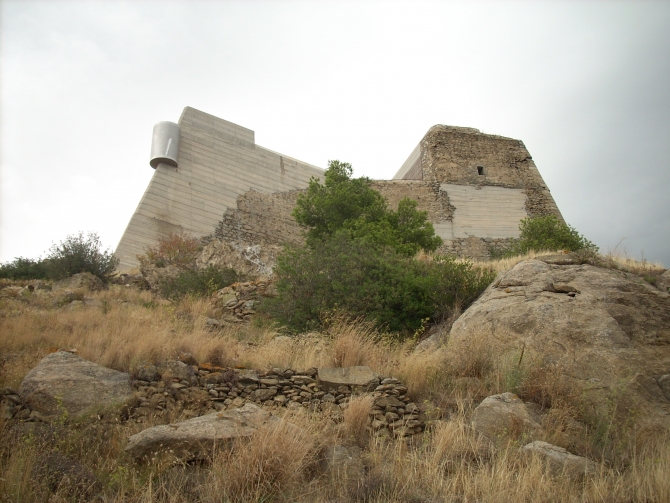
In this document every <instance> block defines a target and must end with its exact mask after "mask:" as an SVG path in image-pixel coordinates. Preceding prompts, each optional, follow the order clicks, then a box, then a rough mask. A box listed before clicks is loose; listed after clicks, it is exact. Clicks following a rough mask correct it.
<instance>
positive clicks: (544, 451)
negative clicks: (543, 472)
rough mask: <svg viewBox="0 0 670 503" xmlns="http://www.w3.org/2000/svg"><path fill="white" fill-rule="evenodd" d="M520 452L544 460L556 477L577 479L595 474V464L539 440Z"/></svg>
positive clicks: (524, 447) (525, 446)
mask: <svg viewBox="0 0 670 503" xmlns="http://www.w3.org/2000/svg"><path fill="white" fill-rule="evenodd" d="M521 452H524V453H527V454H534V455H537V456H539V457H541V458H542V459H545V460H546V461H547V463H548V464H549V468H550V469H551V471H552V472H553V473H554V474H556V475H567V476H568V477H579V476H583V475H588V474H593V473H595V472H596V464H595V463H594V462H593V461H591V460H590V459H586V458H584V457H582V456H576V455H574V454H572V453H570V452H568V451H566V450H565V449H563V448H562V447H558V446H556V445H552V444H548V443H547V442H542V441H540V440H536V441H535V442H531V443H530V444H527V445H524V446H523V447H522V448H521Z"/></svg>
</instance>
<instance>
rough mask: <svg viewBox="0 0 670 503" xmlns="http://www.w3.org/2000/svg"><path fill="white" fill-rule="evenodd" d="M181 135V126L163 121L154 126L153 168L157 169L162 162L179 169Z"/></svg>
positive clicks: (152, 141)
mask: <svg viewBox="0 0 670 503" xmlns="http://www.w3.org/2000/svg"><path fill="white" fill-rule="evenodd" d="M180 134H181V130H180V128H179V125H178V124H175V123H174V122H169V121H163V122H159V123H158V124H156V125H155V126H154V134H153V138H152V140H151V160H150V161H149V164H151V167H152V168H156V166H158V165H159V164H160V163H162V162H163V163H166V164H169V165H171V166H174V167H177V165H178V163H177V156H178V155H179V136H180Z"/></svg>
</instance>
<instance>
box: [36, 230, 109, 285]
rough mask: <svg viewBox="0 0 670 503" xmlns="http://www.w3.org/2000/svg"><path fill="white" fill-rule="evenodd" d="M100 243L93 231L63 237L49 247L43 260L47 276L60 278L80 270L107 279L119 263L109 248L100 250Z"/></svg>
mask: <svg viewBox="0 0 670 503" xmlns="http://www.w3.org/2000/svg"><path fill="white" fill-rule="evenodd" d="M101 248H102V243H101V242H100V238H99V237H98V235H97V234H96V233H95V232H89V233H88V234H87V235H86V236H84V233H83V232H80V233H79V234H73V235H71V236H68V237H67V238H65V240H64V241H61V242H60V243H59V244H57V245H53V246H52V247H51V248H50V249H49V255H47V258H46V259H45V260H44V261H43V264H44V266H45V267H46V272H47V276H48V277H49V278H51V279H62V278H67V277H69V276H72V275H73V274H77V273H80V272H90V273H91V274H93V275H95V276H97V277H98V278H100V279H101V280H103V281H105V282H106V281H108V280H109V278H110V276H111V275H112V274H113V273H114V270H115V269H116V266H117V265H118V263H119V259H117V258H116V257H115V256H114V254H113V253H112V252H111V250H109V249H107V250H104V251H102V250H101Z"/></svg>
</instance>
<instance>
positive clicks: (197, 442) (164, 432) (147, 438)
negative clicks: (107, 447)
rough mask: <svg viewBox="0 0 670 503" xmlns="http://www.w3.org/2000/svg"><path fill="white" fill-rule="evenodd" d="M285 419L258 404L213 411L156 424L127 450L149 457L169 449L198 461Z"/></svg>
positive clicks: (180, 456)
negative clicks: (221, 446) (178, 420)
mask: <svg viewBox="0 0 670 503" xmlns="http://www.w3.org/2000/svg"><path fill="white" fill-rule="evenodd" d="M279 421H281V420H280V419H279V418H278V417H276V416H273V415H272V414H270V413H269V412H267V411H266V410H263V409H261V408H260V407H258V406H257V405H254V404H251V403H248V404H246V405H244V406H243V407H241V408H238V409H232V410H228V411H224V412H213V413H211V414H207V415H205V416H200V417H196V418H193V419H189V420H188V421H184V422H181V423H173V424H168V425H161V426H154V427H153V428H147V429H146V430H144V431H141V432H140V433H137V434H136V435H133V436H132V437H130V439H129V441H128V445H127V446H126V448H125V450H126V452H127V453H128V454H129V455H130V456H132V457H133V458H136V459H139V458H145V457H149V456H152V455H154V454H155V453H157V452H163V453H166V452H169V453H170V454H171V455H173V456H175V457H176V458H177V459H183V460H187V461H188V460H194V459H203V458H206V457H208V456H210V455H211V454H212V452H213V450H214V448H215V447H216V446H218V445H221V444H225V443H226V442H230V441H231V440H234V439H237V438H243V437H250V436H251V435H253V434H254V433H256V431H258V429H259V428H260V427H262V426H265V425H268V424H273V423H277V422H279Z"/></svg>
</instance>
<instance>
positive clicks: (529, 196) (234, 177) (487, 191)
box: [115, 107, 562, 269]
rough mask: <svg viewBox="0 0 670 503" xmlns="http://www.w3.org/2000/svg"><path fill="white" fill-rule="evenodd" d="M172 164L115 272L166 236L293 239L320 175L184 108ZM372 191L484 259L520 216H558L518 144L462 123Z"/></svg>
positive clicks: (442, 130) (160, 175)
mask: <svg viewBox="0 0 670 503" xmlns="http://www.w3.org/2000/svg"><path fill="white" fill-rule="evenodd" d="M179 126H180V128H181V136H180V140H179V149H178V150H179V152H178V156H177V157H178V159H177V160H178V166H177V167H176V168H175V167H174V166H170V165H168V164H165V163H161V164H158V165H157V167H156V171H155V173H154V176H153V178H152V180H151V182H150V183H149V186H148V187H147V190H146V192H145V194H144V196H143V197H142V200H141V201H140V204H139V205H138V207H137V210H136V212H135V214H134V215H133V217H132V218H131V220H130V223H129V224H128V227H127V229H126V232H125V233H124V235H123V238H122V239H121V242H120V243H119V246H118V247H117V249H116V252H115V254H116V255H117V257H119V258H120V259H121V268H122V269H128V268H131V267H134V266H136V265H137V260H136V255H138V254H141V253H143V252H144V249H145V247H147V246H151V245H153V244H155V242H156V240H158V239H159V238H161V237H164V236H167V235H168V234H169V233H171V232H182V231H183V232H187V233H189V234H192V235H195V236H198V237H203V238H205V240H211V239H214V238H216V239H220V240H223V241H226V242H231V243H237V244H239V245H243V246H248V245H256V244H260V245H282V244H300V243H302V242H303V230H302V229H301V228H300V227H299V226H298V225H297V224H296V223H295V220H294V219H293V217H292V216H291V212H292V211H293V208H294V207H295V202H296V199H297V197H298V194H299V193H300V191H301V190H303V189H305V188H306V187H307V185H308V182H309V179H310V177H312V176H316V177H318V178H320V177H321V176H322V175H323V171H322V170H321V169H319V168H317V167H315V166H311V165H309V164H306V163H303V162H300V161H298V160H296V159H292V158H290V157H287V156H283V155H281V154H278V153H276V152H273V151H271V150H267V149H264V148H262V147H260V146H258V145H256V144H255V141H254V132H253V131H251V130H249V129H246V128H243V127H241V126H238V125H236V124H233V123H231V122H228V121H225V120H222V119H219V118H216V117H213V116H211V115H209V114H206V113H204V112H200V111H198V110H195V109H193V108H190V107H186V108H185V109H184V112H183V113H182V116H181V118H180V120H179ZM372 187H373V188H374V189H375V190H378V191H379V192H381V193H382V195H384V197H385V198H386V199H387V201H388V203H389V206H390V207H391V208H393V209H395V208H397V206H398V203H399V202H400V200H401V199H403V198H405V197H409V198H411V199H414V200H415V201H417V202H418V208H419V209H420V210H423V211H426V212H427V213H428V218H429V220H430V221H431V222H432V223H433V225H434V227H435V231H436V234H437V235H439V236H440V237H442V239H443V242H444V244H443V245H442V247H441V248H440V249H439V250H438V251H439V252H441V253H452V254H455V255H458V256H462V257H471V258H487V257H488V254H489V248H490V247H491V246H495V247H501V246H504V245H505V244H507V243H509V241H510V240H511V239H513V238H515V237H518V236H519V222H520V221H521V220H522V219H524V218H526V217H535V216H540V215H555V216H557V217H558V218H560V219H562V216H561V213H560V211H559V210H558V207H557V206H556V204H555V202H554V200H553V198H552V196H551V193H550V192H549V189H548V188H547V186H546V184H545V183H544V181H543V180H542V177H541V175H540V173H539V171H538V170H537V167H536V166H535V163H534V162H533V160H532V158H531V156H530V154H529V152H528V150H527V149H526V147H525V146H524V144H523V142H521V141H519V140H515V139H512V138H505V137H502V136H496V135H487V134H483V133H481V132H479V131H478V130H476V129H472V128H461V127H453V126H434V127H432V128H431V129H430V130H429V131H428V133H427V134H426V135H425V136H424V138H423V139H422V140H421V142H420V143H419V144H418V145H417V146H416V148H415V149H414V150H413V151H412V152H411V154H410V155H409V157H408V158H407V160H406V161H405V163H403V165H402V166H401V168H400V170H399V171H398V172H397V173H396V175H395V177H394V179H393V180H386V181H381V180H378V181H373V182H372Z"/></svg>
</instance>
